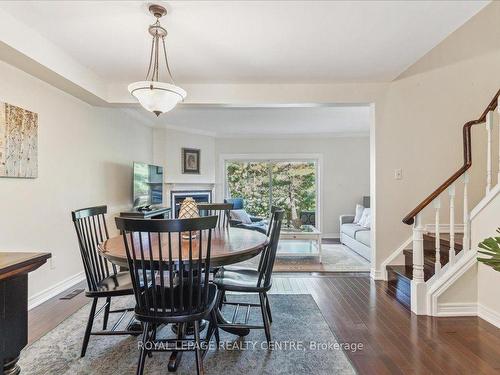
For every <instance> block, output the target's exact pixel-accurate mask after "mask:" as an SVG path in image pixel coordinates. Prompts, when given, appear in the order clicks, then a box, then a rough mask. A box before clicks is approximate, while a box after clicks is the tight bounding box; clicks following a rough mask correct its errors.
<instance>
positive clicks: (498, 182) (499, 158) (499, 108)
mask: <svg viewBox="0 0 500 375" xmlns="http://www.w3.org/2000/svg"><path fill="white" fill-rule="evenodd" d="M497 111H498V114H499V118H500V96H499V97H498V104H497ZM498 127H499V129H500V120H499V121H498ZM497 184H500V130H499V131H498V178H497Z"/></svg>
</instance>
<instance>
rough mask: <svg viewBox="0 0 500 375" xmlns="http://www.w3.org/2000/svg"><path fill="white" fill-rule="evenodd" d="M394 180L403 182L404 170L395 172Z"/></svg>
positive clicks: (399, 169)
mask: <svg viewBox="0 0 500 375" xmlns="http://www.w3.org/2000/svg"><path fill="white" fill-rule="evenodd" d="M394 179H396V180H402V179H403V170H402V169H401V168H398V169H395V170H394Z"/></svg>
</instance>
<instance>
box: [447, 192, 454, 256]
mask: <svg viewBox="0 0 500 375" xmlns="http://www.w3.org/2000/svg"><path fill="white" fill-rule="evenodd" d="M448 194H449V195H450V253H449V254H450V258H449V263H450V264H452V263H453V262H454V261H455V184H453V185H451V186H450V187H449V188H448Z"/></svg>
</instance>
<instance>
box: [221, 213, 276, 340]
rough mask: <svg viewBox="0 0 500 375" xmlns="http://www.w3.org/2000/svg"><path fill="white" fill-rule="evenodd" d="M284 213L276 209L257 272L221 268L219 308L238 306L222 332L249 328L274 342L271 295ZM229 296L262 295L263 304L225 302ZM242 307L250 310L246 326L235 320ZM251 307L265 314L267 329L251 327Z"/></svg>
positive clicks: (245, 322) (264, 327) (246, 318)
mask: <svg viewBox="0 0 500 375" xmlns="http://www.w3.org/2000/svg"><path fill="white" fill-rule="evenodd" d="M283 216H284V211H283V210H281V209H278V208H273V213H272V216H271V221H270V223H269V230H268V239H269V241H268V243H267V245H266V247H265V248H264V250H263V251H262V253H261V258H260V262H259V266H258V268H257V270H253V269H227V268H224V267H223V268H221V269H220V270H219V271H218V272H217V274H216V275H215V278H214V283H215V284H216V285H217V288H218V289H219V293H218V305H219V307H220V308H222V307H223V306H224V305H231V306H235V310H234V314H233V318H232V321H231V322H227V323H223V324H219V327H220V328H223V327H233V328H247V329H264V331H265V333H266V339H267V341H268V342H271V323H272V321H273V320H272V319H273V318H272V315H271V306H270V304H269V299H268V296H267V292H268V291H269V289H271V286H272V278H271V276H272V272H273V267H274V262H275V260H276V252H277V250H278V242H279V237H280V232H281V223H282V221H283ZM226 292H239V293H258V294H259V304H253V303H234V302H229V301H226V300H224V298H225V293H226ZM240 307H246V309H247V310H246V313H245V320H244V322H237V321H235V319H236V318H237V316H238V311H239V309H240ZM251 307H260V309H261V313H262V320H263V322H264V325H263V326H259V325H250V324H248V320H249V316H250V308H251Z"/></svg>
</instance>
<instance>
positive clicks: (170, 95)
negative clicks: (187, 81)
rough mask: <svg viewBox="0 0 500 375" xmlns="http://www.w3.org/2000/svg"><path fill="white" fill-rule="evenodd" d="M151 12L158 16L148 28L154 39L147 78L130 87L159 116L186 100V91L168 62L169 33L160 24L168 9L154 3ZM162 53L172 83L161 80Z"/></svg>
mask: <svg viewBox="0 0 500 375" xmlns="http://www.w3.org/2000/svg"><path fill="white" fill-rule="evenodd" d="M149 12H150V13H151V14H152V15H153V16H154V17H155V18H156V22H154V23H153V24H152V25H150V26H149V28H148V32H149V34H150V35H151V36H152V37H153V40H152V42H151V51H150V55H149V66H148V71H147V73H146V80H145V81H140V82H134V83H131V84H130V85H129V86H128V89H129V91H130V93H131V94H132V95H133V96H135V97H136V98H137V100H139V103H140V104H141V105H142V106H143V107H144V108H146V109H147V110H148V111H151V112H153V113H155V114H156V115H157V116H159V115H160V114H162V113H164V112H168V111H170V110H172V109H173V108H174V107H175V106H176V105H177V103H178V102H179V101H182V100H184V98H185V97H186V91H184V90H183V89H182V88H180V87H178V86H176V85H175V82H174V79H173V77H172V73H171V71H170V66H169V64H168V58H167V49H166V47H165V38H166V36H167V35H168V33H167V30H166V29H165V28H164V27H162V26H161V24H160V18H161V17H163V16H165V15H166V14H167V10H166V9H165V8H164V7H162V6H161V5H156V4H153V5H150V6H149ZM161 48H163V53H161V51H160V49H161ZM161 55H163V58H164V59H165V67H166V70H167V74H168V80H169V82H170V83H165V82H160V59H161V58H162V56H161Z"/></svg>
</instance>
